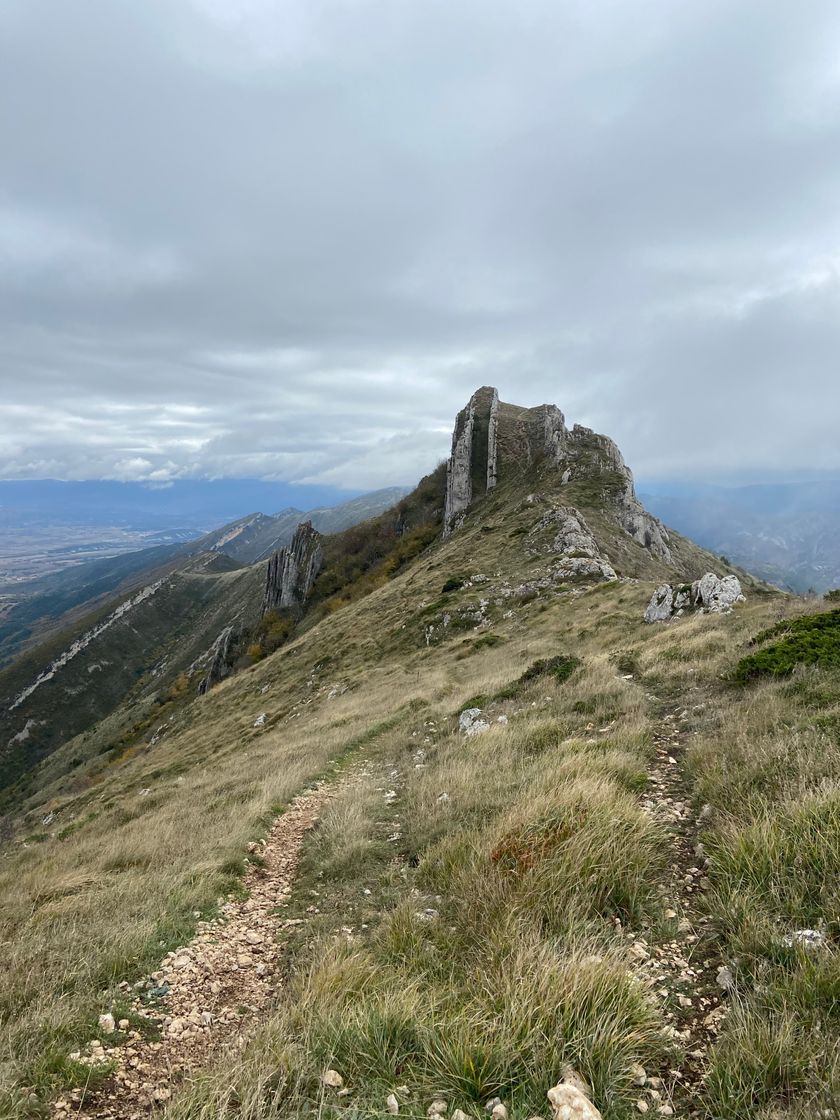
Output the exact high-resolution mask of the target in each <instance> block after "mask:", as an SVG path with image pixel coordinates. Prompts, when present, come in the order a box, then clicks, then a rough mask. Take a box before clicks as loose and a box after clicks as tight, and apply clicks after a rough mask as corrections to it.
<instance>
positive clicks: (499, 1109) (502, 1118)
mask: <svg viewBox="0 0 840 1120" xmlns="http://www.w3.org/2000/svg"><path fill="white" fill-rule="evenodd" d="M490 1118H491V1120H508V1110H507V1108H506V1107H505V1106H504V1105H503V1104H502V1102H501V1101H499V1103H498V1104H497V1105H496V1107H495V1108H494V1109H493V1111H492V1112H491V1113H490Z"/></svg>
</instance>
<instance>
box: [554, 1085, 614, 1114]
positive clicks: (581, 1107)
mask: <svg viewBox="0 0 840 1120" xmlns="http://www.w3.org/2000/svg"><path fill="white" fill-rule="evenodd" d="M548 1103H549V1104H550V1105H551V1107H552V1109H553V1110H554V1120H602V1117H601V1113H600V1112H599V1111H598V1109H597V1108H596V1107H595V1105H594V1104H593V1103H592V1101H591V1100H590V1099H589V1097H587V1096H586V1094H585V1093H582V1092H581V1091H580V1089H577V1088H575V1086H574V1085H564V1084H563V1082H562V1081H561V1082H560V1084H559V1085H555V1086H554V1088H553V1089H549V1090H548Z"/></svg>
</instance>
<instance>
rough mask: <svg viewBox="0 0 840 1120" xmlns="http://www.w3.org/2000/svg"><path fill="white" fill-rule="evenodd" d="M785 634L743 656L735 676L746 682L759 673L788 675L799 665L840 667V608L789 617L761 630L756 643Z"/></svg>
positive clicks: (760, 674) (762, 674) (759, 674)
mask: <svg viewBox="0 0 840 1120" xmlns="http://www.w3.org/2000/svg"><path fill="white" fill-rule="evenodd" d="M773 638H781V641H778V642H774V643H773V644H772V645H770V646H767V648H766V649H762V650H759V651H758V652H757V653H751V654H749V655H748V656H747V657H743V658H742V659H741V660H740V661H739V662H738V665H737V666H736V668H735V671H734V674H733V677H734V679H735V680H736V681H738V682H739V683H740V684H746V683H748V682H749V681H752V680H755V679H756V678H758V677H764V676H770V677H787V676H790V674H791V673H792V672H793V671H794V669H795V668H796V667H797V666H798V665H819V666H820V667H822V668H827V667H831V668H836V667H840V610H833V611H826V612H825V613H824V614H811V615H803V616H802V617H801V618H791V619H786V620H785V621H784V622H780V623H778V625H776V626H772V627H770V629H768V630H763V631H762V632H761V633H760V634H757V635H756V637H755V638H754V639H753V641H752V643H751V644H752V645H762V644H763V643H765V642H769V641H771V640H772V639H773Z"/></svg>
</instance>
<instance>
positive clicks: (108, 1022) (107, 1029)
mask: <svg viewBox="0 0 840 1120" xmlns="http://www.w3.org/2000/svg"><path fill="white" fill-rule="evenodd" d="M99 1029H100V1030H101V1031H102V1033H103V1034H113V1033H114V1031H115V1030H116V1029H117V1024H116V1023H115V1022H114V1016H113V1015H112V1014H111V1013H110V1011H108V1012H106V1014H104V1015H100V1016H99Z"/></svg>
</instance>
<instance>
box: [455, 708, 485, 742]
mask: <svg viewBox="0 0 840 1120" xmlns="http://www.w3.org/2000/svg"><path fill="white" fill-rule="evenodd" d="M481 714H482V713H481V708H465V709H464V711H463V712H461V715H460V716H459V717H458V726H459V727H460V729H461V730H462V731H463V732H464V734H465V735H469V736H473V735H480V734H481V733H482V732H483V731H489V729H490V724H489V723H488V722H487V721H486V720H484V719H482V718H481Z"/></svg>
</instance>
